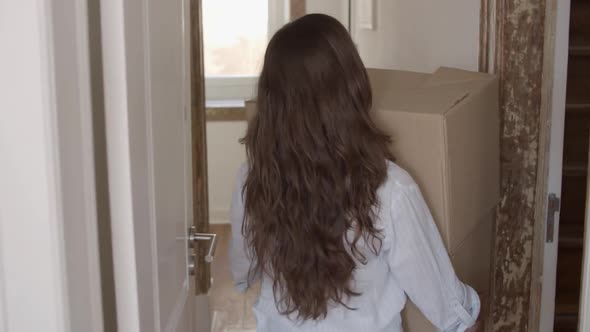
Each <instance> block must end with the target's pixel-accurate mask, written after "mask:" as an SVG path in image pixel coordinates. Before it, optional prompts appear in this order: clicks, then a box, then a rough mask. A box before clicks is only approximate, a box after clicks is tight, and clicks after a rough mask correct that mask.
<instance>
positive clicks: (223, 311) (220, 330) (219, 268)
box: [210, 224, 259, 332]
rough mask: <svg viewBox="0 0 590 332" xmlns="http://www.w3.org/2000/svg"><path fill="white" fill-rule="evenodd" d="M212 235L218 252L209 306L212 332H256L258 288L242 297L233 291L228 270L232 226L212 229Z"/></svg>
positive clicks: (214, 264) (213, 226)
mask: <svg viewBox="0 0 590 332" xmlns="http://www.w3.org/2000/svg"><path fill="white" fill-rule="evenodd" d="M211 231H212V232H213V233H216V234H217V236H218V243H217V252H216V253H215V260H214V261H213V263H211V264H212V266H211V268H212V271H211V272H212V277H213V285H212V287H211V292H210V299H211V300H210V301H211V302H210V304H211V310H212V312H213V321H212V326H211V332H255V331H256V321H255V319H254V315H253V314H252V309H251V308H252V305H253V304H254V301H255V300H256V297H257V295H258V291H259V287H255V288H253V289H251V290H249V291H248V292H247V293H246V294H240V293H238V292H236V291H235V290H234V288H233V282H232V278H231V273H230V270H229V263H228V261H229V257H228V255H229V250H228V245H229V239H230V238H231V236H230V232H231V229H230V225H229V224H224V225H211Z"/></svg>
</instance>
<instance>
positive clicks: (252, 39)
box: [202, 0, 289, 102]
mask: <svg viewBox="0 0 590 332" xmlns="http://www.w3.org/2000/svg"><path fill="white" fill-rule="evenodd" d="M287 1H288V0H248V1H244V0H203V2H202V6H203V7H202V8H203V54H204V66H205V95H206V98H207V101H208V102H210V101H215V100H242V101H243V100H247V99H250V98H252V97H253V96H254V93H255V85H256V80H257V76H258V74H259V72H260V69H261V67H262V60H263V56H264V52H265V50H266V45H267V43H268V40H269V38H270V37H271V36H272V34H273V33H274V32H275V31H276V30H278V29H279V28H280V27H281V26H282V25H283V24H285V23H286V22H287V21H288V17H289V15H288V8H289V6H288V5H287V4H286V2H287Z"/></svg>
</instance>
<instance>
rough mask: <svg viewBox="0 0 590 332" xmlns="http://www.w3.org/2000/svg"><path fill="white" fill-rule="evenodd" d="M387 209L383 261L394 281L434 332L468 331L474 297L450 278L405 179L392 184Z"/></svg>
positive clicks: (475, 310)
mask: <svg viewBox="0 0 590 332" xmlns="http://www.w3.org/2000/svg"><path fill="white" fill-rule="evenodd" d="M408 178H409V176H408ZM391 204H392V205H391V219H392V220H391V230H392V233H393V236H392V237H391V241H393V242H392V243H391V246H390V247H391V249H390V252H389V257H388V258H389V264H390V268H391V271H392V273H393V275H394V278H396V280H397V281H398V282H399V284H400V285H401V287H402V288H403V289H404V291H405V292H406V294H407V295H408V297H409V298H410V299H411V300H412V302H414V304H416V306H417V307H418V308H419V309H420V310H421V311H422V313H423V314H424V315H425V316H426V317H427V318H428V319H429V320H430V321H431V322H432V323H433V324H434V325H435V326H437V327H438V328H439V329H441V330H443V331H453V332H455V331H457V332H464V331H470V330H468V329H469V328H471V327H473V326H474V325H475V323H476V319H477V317H478V315H479V310H480V302H479V297H478V296H477V293H476V292H475V291H474V290H473V289H472V288H471V287H469V286H467V285H465V284H463V283H462V282H461V281H459V279H458V278H457V276H456V275H455V272H454V270H453V267H452V265H451V261H450V259H449V256H448V254H447V251H446V249H445V247H444V245H443V242H442V239H441V237H440V234H439V232H438V229H437V228H436V225H435V223H434V220H433V218H432V215H431V213H430V210H429V209H428V207H427V206H426V203H425V201H424V198H423V197H422V194H421V193H420V189H419V188H418V186H417V185H416V184H415V183H414V181H413V180H411V178H409V179H407V180H406V181H402V183H398V184H396V187H395V189H394V190H393V192H392V203H391Z"/></svg>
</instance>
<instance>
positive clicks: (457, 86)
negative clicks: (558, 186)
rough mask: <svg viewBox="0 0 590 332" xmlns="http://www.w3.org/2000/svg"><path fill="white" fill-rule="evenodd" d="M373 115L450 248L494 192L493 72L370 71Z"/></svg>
mask: <svg viewBox="0 0 590 332" xmlns="http://www.w3.org/2000/svg"><path fill="white" fill-rule="evenodd" d="M369 77H370V79H371V84H372V86H373V118H374V119H375V122H376V123H377V125H378V126H380V127H381V129H382V130H384V131H385V132H386V133H388V134H390V135H391V136H392V139H393V144H392V147H391V148H392V152H393V153H394V155H395V157H396V158H397V160H396V162H397V163H398V164H400V166H402V167H403V168H405V169H406V170H407V171H408V172H409V173H410V174H412V176H413V177H414V178H415V180H416V181H417V182H418V184H419V185H420V188H421V190H422V192H423V194H424V197H425V199H426V201H427V203H428V206H429V207H430V209H431V210H432V213H433V216H434V219H435V220H436V222H437V225H438V227H439V231H440V232H441V235H442V237H443V239H444V242H445V245H446V246H447V249H448V250H449V252H451V253H452V252H453V251H454V249H456V248H457V246H458V244H459V243H460V242H461V241H462V240H464V239H465V238H466V237H467V234H469V233H470V232H471V231H472V230H473V229H474V228H475V226H476V224H477V223H478V221H479V220H480V219H481V218H482V217H483V216H485V215H486V214H487V213H488V211H490V209H491V208H493V207H495V206H496V203H497V201H498V197H499V184H500V181H499V172H500V158H499V156H500V152H499V113H498V85H497V80H496V78H495V77H494V76H492V75H488V74H482V73H472V72H468V71H463V70H458V69H450V68H441V69H439V70H437V71H436V72H435V73H434V74H430V75H429V74H418V73H409V72H401V71H395V70H382V69H369Z"/></svg>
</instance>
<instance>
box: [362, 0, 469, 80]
mask: <svg viewBox="0 0 590 332" xmlns="http://www.w3.org/2000/svg"><path fill="white" fill-rule="evenodd" d="M371 1H372V3H374V5H375V8H373V12H374V17H375V29H374V30H366V29H362V28H360V27H358V13H359V10H358V6H359V5H361V4H362V3H367V2H371ZM479 22H480V1H475V0H450V1H440V0H353V8H352V26H353V28H352V35H353V39H354V40H355V42H356V43H357V46H358V48H359V52H360V54H361V57H362V59H363V61H364V62H365V65H366V66H367V67H372V68H386V69H403V70H411V71H421V72H432V71H434V70H436V69H437V68H438V67H440V66H449V67H456V68H461V69H467V70H477V69H478V57H479Z"/></svg>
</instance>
